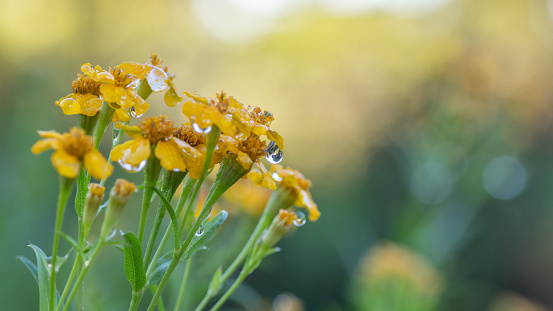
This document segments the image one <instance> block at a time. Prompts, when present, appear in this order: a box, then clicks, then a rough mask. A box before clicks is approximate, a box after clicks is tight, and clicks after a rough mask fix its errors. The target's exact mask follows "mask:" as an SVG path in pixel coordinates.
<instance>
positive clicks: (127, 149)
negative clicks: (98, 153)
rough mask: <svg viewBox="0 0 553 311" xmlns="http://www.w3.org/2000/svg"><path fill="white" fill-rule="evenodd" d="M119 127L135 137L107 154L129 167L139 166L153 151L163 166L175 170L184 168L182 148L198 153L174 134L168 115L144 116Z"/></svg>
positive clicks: (194, 153)
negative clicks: (138, 122) (135, 123)
mask: <svg viewBox="0 0 553 311" xmlns="http://www.w3.org/2000/svg"><path fill="white" fill-rule="evenodd" d="M121 128H122V129H123V130H124V131H125V132H126V133H127V134H128V135H129V136H130V137H131V138H134V139H133V140H131V141H128V142H126V143H123V144H121V145H118V146H116V147H115V148H113V150H112V152H111V156H110V158H111V160H112V161H118V162H119V164H121V166H122V167H123V168H124V169H126V170H128V171H131V172H137V171H139V170H140V169H142V167H144V165H145V164H146V160H147V159H148V158H149V157H150V154H151V152H152V151H153V152H154V154H155V156H156V158H158V159H159V160H160V164H161V166H162V167H164V168H165V169H166V170H169V171H174V172H179V171H181V172H184V171H185V170H186V169H187V167H186V163H185V161H184V156H183V154H182V152H181V150H182V149H185V150H187V151H188V152H190V153H191V154H192V155H193V156H200V153H199V152H198V151H197V150H195V149H194V148H192V147H191V146H190V145H188V144H187V143H185V142H183V141H181V140H179V139H178V138H176V137H174V136H173V121H171V120H169V119H167V116H161V117H151V118H146V119H144V121H143V122H142V123H141V124H140V125H138V126H136V125H135V126H127V125H122V126H121Z"/></svg>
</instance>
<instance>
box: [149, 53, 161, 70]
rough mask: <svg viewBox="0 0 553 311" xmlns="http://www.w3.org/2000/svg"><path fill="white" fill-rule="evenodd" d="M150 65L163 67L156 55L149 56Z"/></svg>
mask: <svg viewBox="0 0 553 311" xmlns="http://www.w3.org/2000/svg"><path fill="white" fill-rule="evenodd" d="M150 64H152V65H153V66H156V67H161V65H163V61H162V60H161V59H159V57H158V56H157V54H154V53H152V55H151V56H150Z"/></svg>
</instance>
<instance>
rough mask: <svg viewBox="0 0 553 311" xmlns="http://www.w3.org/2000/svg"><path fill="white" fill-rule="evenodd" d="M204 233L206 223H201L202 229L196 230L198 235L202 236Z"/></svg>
mask: <svg viewBox="0 0 553 311" xmlns="http://www.w3.org/2000/svg"><path fill="white" fill-rule="evenodd" d="M203 234H204V225H200V229H198V231H197V232H196V236H202V235H203Z"/></svg>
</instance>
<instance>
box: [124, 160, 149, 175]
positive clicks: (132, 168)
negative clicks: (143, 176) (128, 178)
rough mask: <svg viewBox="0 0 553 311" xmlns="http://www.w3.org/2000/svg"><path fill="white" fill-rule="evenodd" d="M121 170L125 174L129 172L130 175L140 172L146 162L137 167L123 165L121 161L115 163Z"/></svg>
mask: <svg viewBox="0 0 553 311" xmlns="http://www.w3.org/2000/svg"><path fill="white" fill-rule="evenodd" d="M117 162H118V163H119V164H120V165H121V167H122V168H124V169H125V170H126V171H127V172H131V173H136V172H140V171H141V170H142V169H143V168H144V166H146V160H144V161H142V162H140V164H138V166H133V165H131V164H129V163H125V162H123V161H121V160H118V161H117Z"/></svg>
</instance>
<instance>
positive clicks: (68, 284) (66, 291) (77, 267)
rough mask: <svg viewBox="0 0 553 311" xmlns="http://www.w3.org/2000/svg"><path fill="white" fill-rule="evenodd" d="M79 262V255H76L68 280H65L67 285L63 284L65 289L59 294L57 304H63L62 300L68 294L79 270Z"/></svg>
mask: <svg viewBox="0 0 553 311" xmlns="http://www.w3.org/2000/svg"><path fill="white" fill-rule="evenodd" d="M80 262H81V256H80V254H77V256H76V257H75V262H74V263H73V268H72V269H71V273H70V274H69V278H67V283H65V287H64V288H63V292H62V293H61V296H60V300H59V303H60V304H61V303H63V300H65V296H67V294H68V293H69V287H70V285H71V282H73V279H74V278H75V275H76V274H77V271H78V270H79V266H80Z"/></svg>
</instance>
